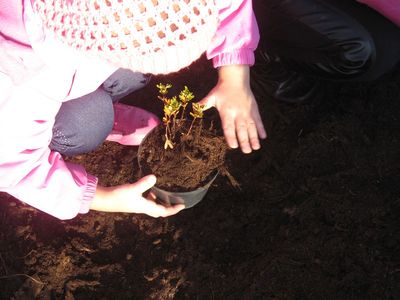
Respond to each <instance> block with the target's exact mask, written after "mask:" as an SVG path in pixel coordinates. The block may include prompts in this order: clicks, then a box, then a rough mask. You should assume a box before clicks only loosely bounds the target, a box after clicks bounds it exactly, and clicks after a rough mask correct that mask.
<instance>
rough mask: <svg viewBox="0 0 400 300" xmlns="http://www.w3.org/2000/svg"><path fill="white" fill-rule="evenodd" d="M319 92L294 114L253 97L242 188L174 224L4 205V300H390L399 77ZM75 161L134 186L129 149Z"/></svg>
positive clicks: (199, 89)
mask: <svg viewBox="0 0 400 300" xmlns="http://www.w3.org/2000/svg"><path fill="white" fill-rule="evenodd" d="M199 78H201V79H202V80H201V81H200V80H199ZM215 78H216V74H215V71H213V70H212V69H211V67H210V66H209V64H208V63H206V62H205V60H201V61H200V62H198V63H196V64H195V65H193V66H192V67H190V68H189V69H187V70H186V72H181V73H180V74H174V75H172V76H168V78H165V77H157V78H154V79H153V81H152V82H151V83H150V85H149V86H148V87H147V88H146V89H145V90H143V91H140V92H138V93H134V94H133V95H131V96H129V97H128V98H127V99H125V101H124V102H126V103H130V104H135V105H138V104H139V103H141V104H142V106H144V107H145V108H147V109H151V110H153V111H155V112H156V113H158V114H160V115H161V113H162V112H161V107H159V106H154V103H157V102H155V101H153V99H154V98H155V97H156V94H155V93H156V89H155V84H156V83H159V82H172V83H174V86H175V87H177V89H180V88H181V87H183V85H184V84H186V85H188V86H190V87H192V88H193V91H194V93H195V94H196V95H197V98H198V99H201V97H202V96H204V95H205V93H206V92H207V91H208V90H209V89H210V88H211V87H212V85H213V83H214V82H215ZM167 80H168V81H167ZM324 88H325V92H326V95H325V97H323V98H321V99H319V100H316V101H313V102H311V103H306V104H301V105H287V104H283V103H277V102H275V101H273V100H272V99H270V98H269V97H268V96H267V95H266V94H265V92H264V91H263V90H262V89H259V88H256V89H255V94H256V97H257V99H258V101H259V103H260V107H261V114H262V116H263V119H264V121H265V124H266V127H267V130H268V133H269V137H268V139H267V140H266V141H264V142H263V144H262V149H260V150H259V151H256V152H254V153H252V154H250V155H244V154H242V153H240V152H239V151H232V152H230V153H229V154H228V156H227V165H228V168H229V171H230V172H231V173H232V175H233V176H234V177H235V178H236V179H237V181H238V182H239V183H240V185H241V190H240V191H238V190H236V189H233V188H232V187H231V185H230V184H229V183H228V182H227V180H226V178H225V177H223V176H219V177H218V178H217V179H216V181H215V182H214V183H213V185H212V186H211V188H210V190H209V192H208V194H207V195H206V197H205V198H204V199H203V201H201V202H200V203H199V204H198V205H196V206H195V207H193V208H190V209H187V210H183V211H182V212H180V213H179V214H178V215H176V216H173V217H170V218H166V219H153V218H150V217H147V216H145V215H130V214H121V213H115V214H106V213H98V212H90V213H88V214H86V215H80V216H78V217H77V218H75V219H73V220H70V221H59V220H56V219H55V218H53V217H51V216H48V215H46V214H44V213H41V212H39V211H37V210H35V209H33V208H30V207H28V206H26V205H24V204H22V203H20V202H19V201H17V200H15V199H13V198H12V197H10V196H8V195H6V194H1V195H0V198H1V199H0V200H1V201H0V212H1V215H0V299H12V298H13V299H34V298H35V297H36V298H37V299H285V300H286V299H346V300H347V299H360V300H365V299H374V300H376V299H392V300H395V299H400V255H399V253H400V198H399V197H400V188H399V187H400V184H399V183H400V153H399V151H400V131H399V129H400V72H399V71H397V72H395V73H393V74H389V75H388V76H386V77H385V78H383V79H382V80H379V81H377V82H373V83H368V84H354V83H353V84H326V86H325V87H324ZM74 160H75V161H78V162H81V163H83V164H85V165H86V167H87V169H88V170H89V171H90V172H92V173H94V174H96V175H98V176H99V178H100V182H101V183H102V184H103V185H115V184H121V183H126V182H132V181H135V180H136V179H137V178H138V176H139V174H138V168H137V147H126V146H120V145H118V144H115V143H104V144H103V145H102V146H101V147H100V148H99V149H98V150H97V151H95V152H93V153H90V154H88V155H85V156H79V157H75V158H74Z"/></svg>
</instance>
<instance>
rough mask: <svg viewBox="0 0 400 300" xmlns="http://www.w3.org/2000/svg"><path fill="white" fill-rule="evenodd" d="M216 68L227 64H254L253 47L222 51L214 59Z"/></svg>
mask: <svg viewBox="0 0 400 300" xmlns="http://www.w3.org/2000/svg"><path fill="white" fill-rule="evenodd" d="M212 61H213V65H214V67H215V68H218V67H221V66H226V65H250V66H252V65H254V61H255V59H254V52H253V50H252V49H239V50H234V51H231V52H227V53H221V54H218V55H217V56H215V57H213V59H212Z"/></svg>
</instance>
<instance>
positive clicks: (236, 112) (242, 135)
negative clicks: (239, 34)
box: [199, 65, 267, 153]
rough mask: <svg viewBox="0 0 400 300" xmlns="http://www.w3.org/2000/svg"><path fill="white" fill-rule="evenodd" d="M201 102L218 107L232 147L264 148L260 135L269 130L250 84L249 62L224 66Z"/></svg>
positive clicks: (250, 149) (249, 149) (245, 151)
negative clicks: (265, 125) (247, 63)
mask: <svg viewBox="0 0 400 300" xmlns="http://www.w3.org/2000/svg"><path fill="white" fill-rule="evenodd" d="M199 104H202V105H205V109H208V108H210V107H212V106H214V107H216V108H217V110H218V112H219V115H220V118H221V122H222V128H223V131H224V135H225V139H226V141H227V143H228V145H229V147H231V148H237V147H238V146H240V148H241V150H242V151H243V152H244V153H250V152H251V151H252V150H258V149H260V140H259V139H260V138H261V139H264V138H266V137H267V133H266V131H265V129H264V125H263V122H262V120H261V116H260V113H259V110H258V106H257V102H256V100H255V98H254V95H253V93H252V91H251V88H250V70H249V66H247V65H230V66H223V67H221V68H220V69H219V79H218V83H217V85H216V86H215V87H214V88H213V89H212V90H211V91H210V93H209V94H208V95H207V96H206V97H205V98H204V99H202V100H201V101H200V102H199Z"/></svg>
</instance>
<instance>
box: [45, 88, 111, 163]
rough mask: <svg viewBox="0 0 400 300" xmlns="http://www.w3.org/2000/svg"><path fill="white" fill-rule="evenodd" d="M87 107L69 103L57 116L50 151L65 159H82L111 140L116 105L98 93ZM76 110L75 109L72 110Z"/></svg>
mask: <svg viewBox="0 0 400 300" xmlns="http://www.w3.org/2000/svg"><path fill="white" fill-rule="evenodd" d="M91 96H92V97H91V99H87V100H86V101H85V102H86V103H84V104H86V105H82V103H79V104H81V105H77V107H75V108H73V107H72V106H74V105H75V104H77V103H73V102H74V101H75V100H72V101H70V102H66V103H65V104H66V106H67V107H64V108H63V107H62V111H61V110H60V112H61V114H60V113H59V115H57V117H56V123H55V125H54V127H53V138H52V140H51V143H50V149H52V150H55V151H58V152H60V153H62V154H65V155H69V156H71V155H78V154H83V153H88V152H91V151H93V150H95V149H96V148H97V147H98V146H99V145H100V144H101V143H102V142H103V141H104V140H105V139H106V138H107V136H108V134H109V133H110V132H111V130H112V128H113V125H114V110H113V106H112V101H111V99H110V97H109V96H108V95H106V94H105V93H104V92H102V93H101V92H98V91H96V92H94V93H93V94H92V95H91ZM71 107H72V108H71Z"/></svg>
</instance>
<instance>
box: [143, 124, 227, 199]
mask: <svg viewBox="0 0 400 300" xmlns="http://www.w3.org/2000/svg"><path fill="white" fill-rule="evenodd" d="M206 121H208V120H195V121H194V122H193V125H192V122H191V121H190V120H188V121H186V122H185V121H184V120H183V121H180V120H177V121H176V131H177V132H176V134H175V139H174V146H173V149H170V148H168V149H164V143H165V127H164V125H160V126H159V127H157V128H155V129H154V130H153V131H151V132H150V133H149V134H148V135H147V136H146V138H145V140H144V141H143V142H142V144H141V146H140V148H139V153H138V156H139V157H138V159H139V166H140V169H141V171H142V174H143V175H148V174H154V175H156V176H157V183H156V186H157V187H159V188H161V189H164V190H166V191H170V192H190V191H194V190H196V189H197V188H200V187H202V186H204V185H206V184H207V183H208V182H209V181H210V180H211V179H212V178H213V177H214V176H215V174H216V173H217V172H218V170H219V169H220V168H222V167H223V166H224V164H225V154H226V151H227V149H228V147H227V145H226V142H225V140H224V137H223V136H221V135H218V133H217V131H216V130H215V127H214V126H215V125H214V124H213V122H211V124H210V123H209V122H206ZM206 123H207V124H208V125H205V124H206ZM191 126H192V127H191ZM189 128H190V130H189Z"/></svg>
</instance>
